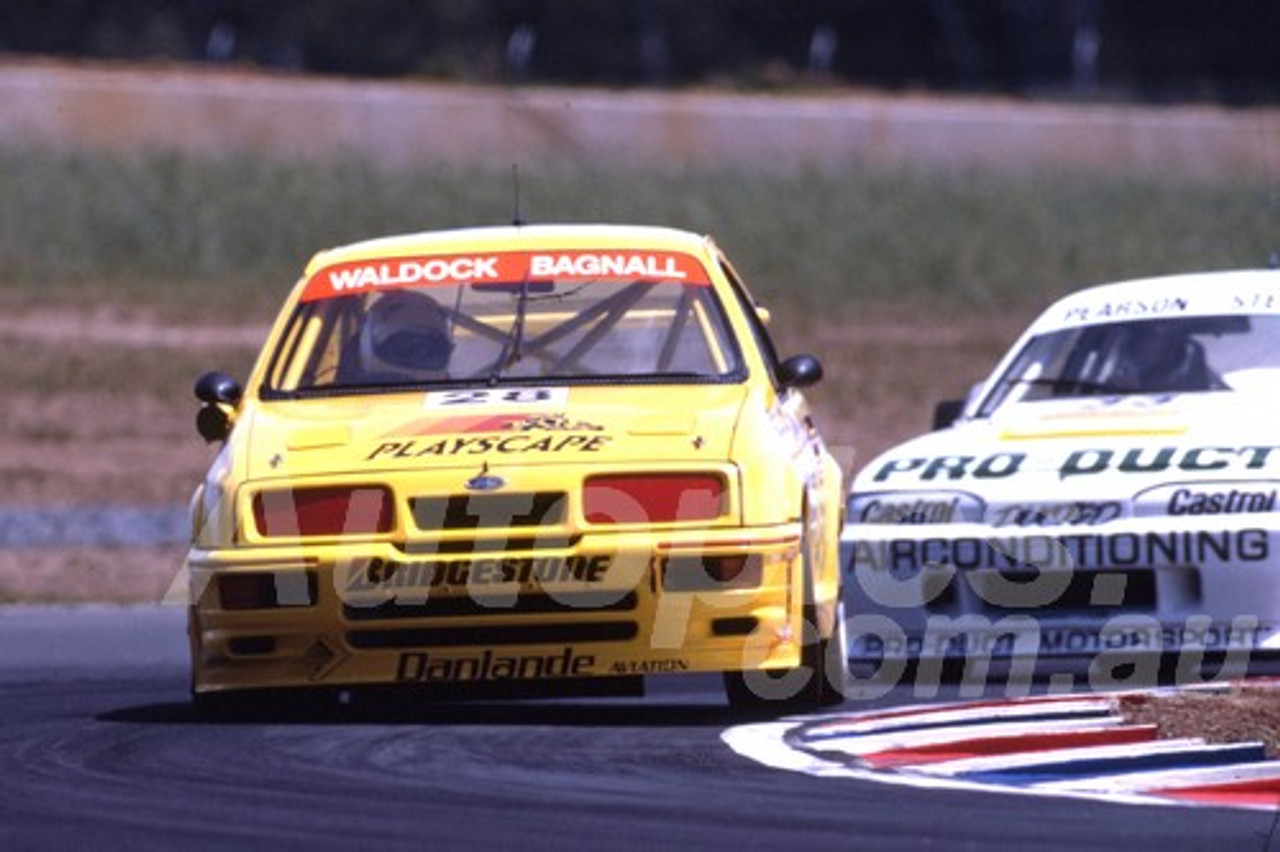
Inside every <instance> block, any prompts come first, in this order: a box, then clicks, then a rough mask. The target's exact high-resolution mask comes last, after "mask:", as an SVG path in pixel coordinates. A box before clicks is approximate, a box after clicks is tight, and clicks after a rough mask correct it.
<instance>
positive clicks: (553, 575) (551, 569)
mask: <svg viewBox="0 0 1280 852" xmlns="http://www.w3.org/2000/svg"><path fill="white" fill-rule="evenodd" d="M612 564H613V557H612V556H610V555H607V554H594V555H592V554H581V555H575V556H539V557H516V556H496V557H488V558H481V559H470V558H459V559H427V560H417V561H405V562H399V561H392V560H383V559H374V560H372V561H371V562H369V563H368V564H367V565H365V566H360V567H357V568H355V569H354V570H351V572H350V573H349V575H348V576H347V578H346V583H345V586H344V589H343V591H344V593H345V595H346V597H345V598H344V599H345V600H350V599H351V598H353V597H355V596H358V595H362V594H367V593H369V592H378V593H381V594H382V595H384V596H385V595H392V594H394V595H396V596H398V597H400V598H402V599H406V598H408V599H412V598H418V599H424V598H426V596H427V593H428V592H429V591H431V590H436V589H439V590H444V591H448V590H460V589H466V588H475V587H476V586H494V585H501V584H508V583H516V584H519V585H521V586H527V587H539V586H544V585H548V584H556V583H582V584H591V583H599V582H601V581H603V580H604V579H605V576H606V575H607V574H608V573H609V566H610V565H612Z"/></svg>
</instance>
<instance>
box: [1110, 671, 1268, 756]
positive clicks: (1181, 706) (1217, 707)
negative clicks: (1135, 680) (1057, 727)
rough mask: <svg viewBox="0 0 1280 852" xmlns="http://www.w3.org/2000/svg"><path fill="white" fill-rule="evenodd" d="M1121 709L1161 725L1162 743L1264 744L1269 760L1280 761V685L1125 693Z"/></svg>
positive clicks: (1134, 719) (1132, 718) (1128, 716)
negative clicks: (1181, 740) (1186, 740)
mask: <svg viewBox="0 0 1280 852" xmlns="http://www.w3.org/2000/svg"><path fill="white" fill-rule="evenodd" d="M1117 705H1118V708H1119V710H1120V713H1121V715H1123V716H1124V718H1125V720H1126V721H1127V722H1129V723H1131V724H1135V725H1147V724H1154V725H1156V726H1157V728H1158V730H1159V736H1160V738H1161V739H1177V738H1181V737H1200V738H1202V739H1204V740H1205V741H1206V742H1210V743H1241V742H1260V743H1262V744H1263V745H1265V746H1266V749H1267V756H1268V757H1269V758H1277V757H1280V681H1274V680H1259V681H1256V682H1249V683H1238V684H1234V685H1231V686H1228V687H1221V688H1213V689H1199V690H1184V691H1181V692H1174V693H1139V694H1134V695H1125V696H1121V697H1120V698H1118V699H1117Z"/></svg>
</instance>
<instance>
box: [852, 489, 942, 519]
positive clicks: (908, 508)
mask: <svg viewBox="0 0 1280 852" xmlns="http://www.w3.org/2000/svg"><path fill="white" fill-rule="evenodd" d="M856 518H857V520H859V521H862V522H863V523H866V524H949V523H952V522H954V521H961V520H964V518H963V516H962V515H961V514H960V498H959V497H958V496H956V497H952V498H951V499H949V500H948V499H945V498H944V499H940V500H924V499H918V500H905V501H895V500H884V499H880V498H873V499H871V500H868V501H867V502H866V504H865V505H864V506H862V507H860V510H859V511H858V513H857V515H856Z"/></svg>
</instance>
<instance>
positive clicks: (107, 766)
mask: <svg viewBox="0 0 1280 852" xmlns="http://www.w3.org/2000/svg"><path fill="white" fill-rule="evenodd" d="M186 677H187V667H186V660H185V635H184V632H183V613H182V612H181V610H180V609H178V608H173V607H128V608H117V607H83V608H75V607H70V608H69V607H15V608H0V723H2V724H0V845H2V846H3V848H4V849H5V850H8V851H9V852H12V850H25V849H53V848H57V849H81V848H83V849H95V850H101V849H129V850H144V849H190V850H201V849H230V848H236V849H246V848H252V849H255V850H256V849H307V850H316V849H352V848H362V849H363V848H368V849H378V850H393V849H417V850H422V849H521V850H537V849H575V850H576V849H610V850H613V849H619V850H626V849H717V850H733V852H744V850H752V849H761V850H770V852H777V850H779V849H794V850H814V849H858V850H864V849H866V850H875V849H895V850H897V849H903V850H915V849H981V850H993V849H996V850H1006V849H1008V850H1064V852H1065V850H1071V851H1072V852H1076V850H1080V849H1094V850H1096V849H1123V850H1126V852H1139V850H1160V852H1168V850H1182V849H1204V850H1233V852H1235V851H1236V850H1263V849H1275V850H1280V839H1278V838H1277V828H1276V815H1275V814H1271V813H1264V812H1257V811H1233V810H1224V809H1217V808H1184V807H1159V806H1133V805H1121V804H1112V803H1108V802H1093V801H1084V800H1069V799H1040V798H1037V797H1023V796H1008V795H1001V794H996V793H985V792H982V793H974V792H969V791H946V790H919V789H914V788H903V787H896V786H882V785H879V784H874V783H868V782H861V781H853V780H846V779H819V778H813V777H810V776H807V775H802V774H798V773H791V772H783V771H778V770H773V769H768V768H765V767H763V766H760V765H757V764H755V763H753V762H751V761H748V760H746V759H744V758H742V757H739V756H738V755H736V754H734V753H733V752H732V751H730V749H729V748H728V747H727V746H726V745H725V744H724V743H723V742H722V741H721V739H720V733H721V732H722V731H723V730H724V729H725V728H726V727H727V726H729V725H731V724H734V723H735V722H739V721H742V720H741V719H734V718H733V717H731V716H730V715H729V714H728V712H727V710H726V709H725V708H724V706H723V704H722V699H721V695H720V692H719V683H718V680H716V679H714V678H702V677H693V678H689V677H685V678H676V679H666V680H654V681H653V682H652V683H651V691H650V694H649V695H648V696H647V697H646V698H644V699H608V700H600V699H593V700H587V699H581V700H575V701H555V702H510V703H485V704H449V705H435V706H430V707H423V708H421V709H418V708H412V709H405V708H395V709H388V708H378V709H372V710H357V709H351V710H348V711H346V712H344V713H339V714H337V715H332V716H329V715H326V716H324V717H318V718H310V719H294V720H257V721H244V722H235V723H226V722H222V723H211V722H204V721H200V720H198V719H197V718H195V717H194V715H193V714H192V713H191V712H190V709H189V706H188V704H187V701H186ZM907 692H909V691H907V690H903V694H899V693H896V692H895V693H891V694H889V695H887V696H885V697H883V698H881V699H878V700H877V701H876V702H875V704H877V705H889V704H895V703H913V702H916V701H917V699H916V698H914V697H912V696H910V695H909V694H906V693H907ZM948 697H949V696H947V695H945V694H942V695H939V698H943V699H946V698H948ZM950 697H951V698H954V696H950ZM870 706H873V705H871V704H868V703H865V702H848V703H847V704H846V708H847V709H850V710H853V709H866V708H868V707H870Z"/></svg>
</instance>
